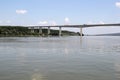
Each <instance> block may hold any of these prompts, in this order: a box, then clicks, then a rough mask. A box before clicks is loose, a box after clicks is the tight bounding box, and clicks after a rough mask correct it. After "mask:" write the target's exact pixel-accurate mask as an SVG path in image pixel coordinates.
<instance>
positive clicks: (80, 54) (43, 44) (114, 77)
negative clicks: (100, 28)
mask: <svg viewBox="0 0 120 80" xmlns="http://www.w3.org/2000/svg"><path fill="white" fill-rule="evenodd" d="M0 80H120V37H112V36H109V37H105V36H104V37H96V36H95V37H83V38H82V39H81V38H80V37H60V38H59V37H49V38H47V37H46V38H41V37H6V38H3V37H2V38H0Z"/></svg>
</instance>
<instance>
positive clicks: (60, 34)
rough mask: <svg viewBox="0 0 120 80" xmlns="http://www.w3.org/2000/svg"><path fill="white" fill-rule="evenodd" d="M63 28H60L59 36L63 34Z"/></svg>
mask: <svg viewBox="0 0 120 80" xmlns="http://www.w3.org/2000/svg"><path fill="white" fill-rule="evenodd" d="M61 29H62V27H59V36H61V34H62V30H61Z"/></svg>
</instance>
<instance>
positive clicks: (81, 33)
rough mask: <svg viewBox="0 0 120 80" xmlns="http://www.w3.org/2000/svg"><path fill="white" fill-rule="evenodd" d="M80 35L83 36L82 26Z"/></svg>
mask: <svg viewBox="0 0 120 80" xmlns="http://www.w3.org/2000/svg"><path fill="white" fill-rule="evenodd" d="M80 36H81V37H82V36H83V31H82V27H81V28H80Z"/></svg>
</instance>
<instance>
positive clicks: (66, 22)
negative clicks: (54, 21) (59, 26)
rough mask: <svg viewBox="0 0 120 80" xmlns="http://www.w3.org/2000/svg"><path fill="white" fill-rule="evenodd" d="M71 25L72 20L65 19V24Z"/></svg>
mask: <svg viewBox="0 0 120 80" xmlns="http://www.w3.org/2000/svg"><path fill="white" fill-rule="evenodd" d="M69 23H70V19H69V18H68V17H66V18H65V24H67V25H68V24H69Z"/></svg>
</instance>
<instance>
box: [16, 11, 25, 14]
mask: <svg viewBox="0 0 120 80" xmlns="http://www.w3.org/2000/svg"><path fill="white" fill-rule="evenodd" d="M16 13H17V14H26V13H27V10H16Z"/></svg>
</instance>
